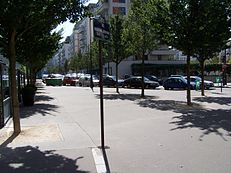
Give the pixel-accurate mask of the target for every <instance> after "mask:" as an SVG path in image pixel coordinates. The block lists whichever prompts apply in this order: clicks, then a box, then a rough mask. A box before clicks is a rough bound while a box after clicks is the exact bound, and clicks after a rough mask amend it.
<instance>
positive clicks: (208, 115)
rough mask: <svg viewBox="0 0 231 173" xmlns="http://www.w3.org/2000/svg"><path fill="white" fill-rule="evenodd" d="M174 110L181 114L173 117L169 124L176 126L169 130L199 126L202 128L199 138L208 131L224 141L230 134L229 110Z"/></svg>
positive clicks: (230, 115) (230, 112) (230, 116)
mask: <svg viewBox="0 0 231 173" xmlns="http://www.w3.org/2000/svg"><path fill="white" fill-rule="evenodd" d="M175 112H179V113H182V114H181V115H179V116H175V117H173V120H174V121H172V122H170V124H175V125H176V126H177V127H176V128H173V129H171V130H177V129H185V128H199V129H200V130H203V134H202V135H201V136H200V140H202V138H203V137H204V136H205V135H209V134H210V133H214V134H216V135H219V136H220V137H221V138H222V139H223V140H225V141H227V139H226V138H225V137H226V136H231V110H224V109H217V110H206V109H199V110H185V111H175Z"/></svg>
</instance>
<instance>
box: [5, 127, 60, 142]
mask: <svg viewBox="0 0 231 173" xmlns="http://www.w3.org/2000/svg"><path fill="white" fill-rule="evenodd" d="M12 134H13V128H12V127H8V128H5V129H3V130H1V131H0V145H1V144H3V143H4V142H5V141H6V140H7V139H8V138H9V137H10V136H11V135H12ZM61 140H62V135H61V132H60V129H59V127H58V125H56V124H51V125H40V126H27V127H22V131H21V133H20V134H19V135H18V136H17V137H16V138H15V139H13V141H12V142H11V144H20V143H22V144H36V143H42V142H48V141H49V142H50V141H54V142H55V141H61Z"/></svg>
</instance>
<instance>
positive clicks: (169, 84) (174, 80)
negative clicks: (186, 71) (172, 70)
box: [163, 77, 195, 90]
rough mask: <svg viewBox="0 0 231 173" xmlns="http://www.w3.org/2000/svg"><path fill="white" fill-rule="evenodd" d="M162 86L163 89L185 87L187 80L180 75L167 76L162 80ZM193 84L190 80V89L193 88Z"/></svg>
mask: <svg viewBox="0 0 231 173" xmlns="http://www.w3.org/2000/svg"><path fill="white" fill-rule="evenodd" d="M163 87H164V89H165V90H168V89H175V88H177V89H187V80H185V79H184V78H182V77H169V78H168V79H167V80H165V81H164V83H163ZM194 88H195V84H193V83H191V82H190V89H194Z"/></svg>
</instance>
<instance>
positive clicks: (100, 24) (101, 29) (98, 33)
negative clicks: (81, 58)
mask: <svg viewBox="0 0 231 173" xmlns="http://www.w3.org/2000/svg"><path fill="white" fill-rule="evenodd" d="M100 19H101V20H100ZM93 24H94V38H96V39H98V41H99V87H100V120H101V148H102V149H105V145H104V108H103V62H102V42H103V41H104V42H105V41H108V40H109V34H110V33H109V25H108V24H107V23H106V22H105V20H102V18H99V19H94V20H93Z"/></svg>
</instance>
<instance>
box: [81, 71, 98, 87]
mask: <svg viewBox="0 0 231 173" xmlns="http://www.w3.org/2000/svg"><path fill="white" fill-rule="evenodd" d="M92 80H93V86H99V79H98V78H97V77H96V76H95V75H93V76H92ZM90 85H91V75H90V74H85V75H83V76H81V77H80V78H79V86H86V87H89V86H90Z"/></svg>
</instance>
